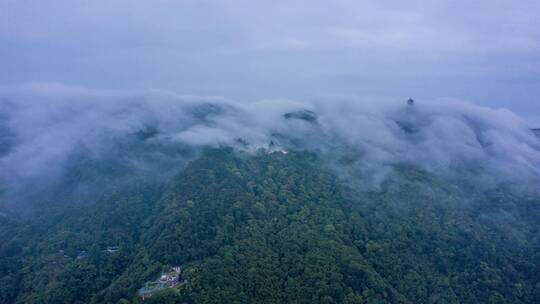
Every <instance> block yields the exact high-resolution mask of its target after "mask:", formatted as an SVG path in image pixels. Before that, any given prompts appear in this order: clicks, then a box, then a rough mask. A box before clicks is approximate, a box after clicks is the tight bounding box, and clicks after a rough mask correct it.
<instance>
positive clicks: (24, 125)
mask: <svg viewBox="0 0 540 304" xmlns="http://www.w3.org/2000/svg"><path fill="white" fill-rule="evenodd" d="M0 96H2V98H1V99H0V100H1V102H0V105H1V106H2V107H1V109H2V111H1V112H2V115H1V116H2V117H4V118H3V119H2V120H0V122H1V123H3V124H4V126H3V130H6V131H7V132H8V133H9V136H0V139H2V140H3V141H5V142H4V143H2V144H3V145H10V148H9V149H7V150H6V151H7V152H5V153H4V154H2V155H1V156H0V167H1V168H0V169H1V170H0V172H2V174H1V175H0V176H1V177H2V178H3V179H4V181H7V180H18V179H20V180H25V179H33V178H40V177H47V178H51V177H50V176H53V175H54V174H51V172H55V171H58V170H61V169H62V167H63V166H64V164H65V162H66V161H67V159H69V157H70V155H72V154H73V153H74V152H75V151H77V150H78V149H81V148H84V149H85V150H87V151H89V152H90V155H92V157H94V158H99V157H101V155H104V154H106V153H107V152H108V151H109V150H110V149H115V144H117V143H118V142H119V141H121V140H122V139H123V138H126V137H129V136H133V134H138V133H140V132H146V133H147V134H148V135H144V134H143V138H144V139H145V140H146V141H147V142H148V143H153V142H154V143H161V144H164V145H172V146H174V145H177V144H180V145H183V146H188V147H194V148H197V147H199V148H200V147H206V146H214V147H218V146H232V147H235V148H236V149H239V150H243V151H247V152H250V151H251V152H252V151H255V150H256V149H258V148H260V147H265V148H267V149H300V150H303V149H308V150H312V151H318V152H320V153H321V155H322V156H323V157H328V159H332V160H337V159H340V158H342V157H344V156H347V155H349V156H352V159H353V160H355V161H353V163H349V164H348V165H346V167H347V168H346V169H347V170H352V171H355V172H351V173H353V174H358V175H359V176H369V177H370V178H371V179H373V180H375V183H377V181H380V180H381V179H384V177H385V175H386V174H388V173H389V172H391V170H392V169H391V168H392V166H394V165H396V164H400V163H412V164H415V165H417V166H420V167H422V168H424V169H426V170H430V171H433V172H438V173H445V172H448V171H452V170H455V169H456V168H457V169H459V168H476V169H475V170H479V172H483V174H485V176H488V177H489V176H491V177H492V178H494V179H495V180H496V181H495V182H501V181H505V182H512V183H516V182H518V181H519V182H520V183H523V182H526V183H533V184H537V182H538V180H539V178H540V141H539V139H538V138H537V137H536V136H535V135H534V134H533V132H531V130H530V129H529V127H528V125H527V123H526V122H525V121H524V120H522V119H521V118H520V117H519V116H517V115H515V114H513V113H512V112H510V111H508V110H504V109H491V108H486V107H480V106H475V105H470V104H466V103H463V102H459V101H452V100H439V101H437V102H429V101H418V102H417V103H416V104H415V105H414V106H408V105H406V103H405V102H404V101H403V100H392V99H375V98H369V99H363V100H362V99H356V100H339V99H333V100H319V101H311V102H294V101H289V100H273V101H272V100H266V101H261V102H256V103H238V102H234V101H231V100H226V99H220V98H210V97H193V96H179V95H175V94H172V93H167V92H162V91H133V92H130V91H110V90H109V91H107V90H90V89H84V88H78V87H68V86H63V85H58V84H35V85H28V86H18V87H4V88H2V89H1V90H0ZM306 111H309V112H306ZM287 113H293V114H289V115H286V114H287ZM294 113H299V114H294ZM302 113H313V114H309V115H308V116H305V114H302ZM302 117H303V118H302ZM306 117H307V118H306ZM148 128H151V129H150V131H149V129H148ZM152 130H155V131H152ZM4 138H5V139H4ZM7 139H9V141H8V140H7ZM146 141H145V142H146ZM271 143H273V144H274V147H272V146H271ZM144 144H145V143H144V142H143V143H140V145H144ZM122 153H124V152H122ZM125 153H128V154H129V152H128V151H127V152H125ZM147 165H148V166H150V167H151V164H147Z"/></svg>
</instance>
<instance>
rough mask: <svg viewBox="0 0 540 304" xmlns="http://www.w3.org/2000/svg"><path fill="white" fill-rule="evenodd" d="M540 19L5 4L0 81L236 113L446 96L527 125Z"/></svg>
mask: <svg viewBox="0 0 540 304" xmlns="http://www.w3.org/2000/svg"><path fill="white" fill-rule="evenodd" d="M539 11H540V7H539V4H538V1H528V0H527V1H520V2H519V3H518V4H516V3H515V2H513V1H504V0H497V1H446V0H445V1H432V2H426V1H408V2H407V3H406V4H405V3H403V2H401V1H352V0H338V1H332V2H328V1H320V0H315V1H307V0H294V1H277V2H276V1H256V2H254V1H245V0H238V1H228V0H217V1H192V0H188V1H168V0H158V1H151V2H149V1H142V0H135V1H133V0H132V1H127V0H120V1H114V2H110V1H86V2H85V3H82V4H81V3H76V2H73V1H66V0H58V1H54V2H53V3H44V2H43V1H35V0H32V1H12V0H8V1H3V2H2V3H1V4H0V14H1V15H0V45H2V47H0V65H1V66H2V67H3V68H2V71H0V83H1V84H5V85H7V84H21V83H27V82H62V83H68V84H81V85H84V86H87V87H97V88H112V89H131V90H137V89H147V88H159V89H165V90H171V91H175V92H182V93H189V94H192V95H218V96H229V97H231V98H234V99H236V100H244V101H246V100H260V99H264V98H274V97H287V98H300V99H304V98H306V97H309V98H311V97H317V96H332V95H348V96H366V95H384V96H402V97H403V96H408V95H411V94H413V95H416V96H419V97H420V96H421V97H425V98H429V99H434V98H436V97H439V96H450V97H458V98H460V99H465V100H472V101H475V102H478V103H483V104H485V105H488V106H504V107H508V108H511V109H513V110H515V111H517V112H519V113H521V114H526V115H530V116H531V118H532V117H537V116H538V113H540V108H539V107H538V105H536V104H535V100H536V99H535V98H536V96H538V95H539V94H540V91H539V90H538V85H537V84H538V80H539V79H540V75H539V73H538V71H539V70H540V68H539V67H540V64H539V63H540V60H539V58H540V57H539V56H538V54H539V51H540V43H539V41H540V39H539V38H540V26H538V20H539V19H540V18H538V12H539ZM426 83H429V85H426ZM473 85H474V87H472V86H473Z"/></svg>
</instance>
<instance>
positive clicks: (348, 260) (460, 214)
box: [0, 148, 540, 303]
mask: <svg viewBox="0 0 540 304" xmlns="http://www.w3.org/2000/svg"><path fill="white" fill-rule="evenodd" d="M182 153H187V152H182ZM192 159H193V160H192V161H190V162H189V163H188V164H187V166H185V167H184V165H179V167H178V168H176V169H171V168H169V171H171V172H172V171H176V173H174V174H170V175H165V177H164V176H161V177H160V178H157V177H156V176H144V175H140V174H139V176H133V172H130V171H129V170H128V169H126V168H123V167H122V165H121V163H117V164H115V163H114V162H111V161H110V159H109V160H107V159H104V160H101V161H90V160H85V159H84V158H81V159H79V160H77V161H76V162H75V164H76V165H74V166H73V167H72V168H71V169H70V170H69V171H68V174H66V177H65V178H64V179H63V180H62V182H59V183H58V184H56V188H55V189H54V190H49V191H50V192H49V193H48V194H47V196H46V198H47V199H48V200H49V201H48V202H47V203H44V202H41V204H36V206H34V208H35V210H33V211H32V213H31V214H32V216H29V217H24V218H17V217H14V216H7V215H6V216H3V217H1V218H0V225H1V229H0V238H1V240H0V276H1V278H0V302H1V303H140V302H142V299H141V297H140V296H139V295H138V293H137V291H138V290H139V289H140V288H141V287H142V286H143V285H144V284H145V282H147V281H151V280H153V279H155V278H156V277H158V276H159V274H160V273H161V272H162V270H163V269H164V268H166V267H170V266H172V265H181V266H182V268H183V275H182V276H183V278H184V279H185V282H184V283H183V284H180V285H179V286H177V287H175V288H169V289H164V290H162V291H159V292H157V293H155V294H154V295H153V296H152V297H151V298H149V299H146V300H144V302H145V303H146V302H148V303H537V302H538V301H540V286H539V282H540V250H539V249H540V240H539V239H538V235H540V234H539V231H538V229H539V228H540V225H539V224H538V223H539V221H538V220H539V219H540V208H539V207H538V206H540V198H539V197H538V196H536V195H533V194H529V193H521V194H520V193H516V192H515V191H511V190H506V189H502V188H501V189H500V190H499V191H489V192H485V191H481V189H471V188H470V187H466V186H463V185H462V186H460V185H457V184H456V183H451V182H449V180H447V179H444V178H441V177H439V176H436V175H434V174H432V173H429V172H427V171H425V170H423V169H421V168H419V167H417V166H414V165H410V164H398V165H395V166H394V167H393V172H394V173H393V174H392V175H391V177H389V178H387V179H386V180H385V181H384V182H383V183H382V184H381V185H380V186H379V187H376V188H373V187H365V188H363V187H358V186H357V185H355V184H351V183H350V182H348V181H347V180H344V178H343V176H340V175H339V174H336V171H335V169H334V168H332V167H331V166H328V164H327V163H326V162H324V161H323V160H321V158H320V157H319V156H318V155H317V154H314V153H311V152H302V151H297V152H295V151H276V152H271V151H269V150H259V151H258V152H256V153H243V152H239V151H234V150H233V149H230V148H218V149H205V150H204V151H203V152H202V153H201V154H200V155H198V156H197V155H195V154H194V155H193V157H192ZM103 181H107V182H105V183H103ZM73 184H85V185H90V184H93V185H95V186H96V187H93V188H92V191H90V192H88V191H86V190H87V189H86V190H85V189H79V190H78V191H74V187H73V186H72V185H73ZM109 247H118V250H117V251H116V250H111V252H109V251H107V248H109Z"/></svg>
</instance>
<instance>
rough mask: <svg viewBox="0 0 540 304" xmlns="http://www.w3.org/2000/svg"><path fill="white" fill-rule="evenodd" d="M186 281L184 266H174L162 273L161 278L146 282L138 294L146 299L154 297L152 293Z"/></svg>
mask: <svg viewBox="0 0 540 304" xmlns="http://www.w3.org/2000/svg"><path fill="white" fill-rule="evenodd" d="M184 282H185V280H183V279H182V268H181V267H180V266H174V267H171V268H170V269H169V271H167V272H164V273H162V274H161V276H160V277H159V279H157V280H155V281H151V282H146V283H145V284H144V286H143V287H142V288H141V289H139V292H138V294H139V296H140V297H141V298H142V299H143V300H145V299H148V298H150V297H152V295H154V294H155V293H156V292H158V291H160V290H163V289H166V288H173V287H176V286H178V285H180V284H182V283H184Z"/></svg>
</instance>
